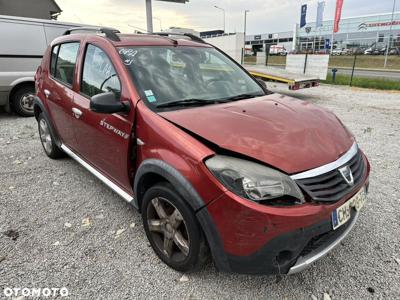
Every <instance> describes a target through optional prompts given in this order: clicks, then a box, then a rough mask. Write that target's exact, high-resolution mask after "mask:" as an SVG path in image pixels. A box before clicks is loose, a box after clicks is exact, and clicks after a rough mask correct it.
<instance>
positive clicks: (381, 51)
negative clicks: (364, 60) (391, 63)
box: [332, 47, 400, 55]
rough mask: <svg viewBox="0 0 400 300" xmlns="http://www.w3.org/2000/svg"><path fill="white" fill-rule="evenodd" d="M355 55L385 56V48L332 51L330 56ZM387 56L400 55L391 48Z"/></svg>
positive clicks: (399, 51)
mask: <svg viewBox="0 0 400 300" xmlns="http://www.w3.org/2000/svg"><path fill="white" fill-rule="evenodd" d="M355 54H358V55H360V54H364V55H385V54H386V47H381V48H377V47H370V48H367V49H366V48H353V49H346V48H342V49H334V50H333V51H332V55H355ZM388 54H389V55H400V48H397V47H393V48H390V49H389V52H388Z"/></svg>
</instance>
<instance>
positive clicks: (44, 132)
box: [37, 113, 65, 159]
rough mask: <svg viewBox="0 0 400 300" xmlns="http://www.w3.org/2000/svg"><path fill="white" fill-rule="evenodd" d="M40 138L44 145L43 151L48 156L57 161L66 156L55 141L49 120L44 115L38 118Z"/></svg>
mask: <svg viewBox="0 0 400 300" xmlns="http://www.w3.org/2000/svg"><path fill="white" fill-rule="evenodd" d="M37 121H38V130H39V138H40V142H41V143H42V146H43V150H44V152H45V153H46V155H47V156H48V157H50V158H52V159H57V158H61V157H64V156H65V153H64V152H63V151H62V150H61V149H60V148H58V146H57V144H56V143H55V139H54V136H53V134H52V133H51V130H50V125H49V124H50V123H49V120H48V119H47V118H46V117H45V115H44V114H43V113H41V114H39V116H38V120H37Z"/></svg>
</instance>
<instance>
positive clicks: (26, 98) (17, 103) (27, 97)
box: [10, 85, 35, 117]
mask: <svg viewBox="0 0 400 300" xmlns="http://www.w3.org/2000/svg"><path fill="white" fill-rule="evenodd" d="M34 96H35V87H34V86H33V85H23V86H21V87H19V88H18V89H17V90H16V91H15V92H14V93H13V95H12V97H11V99H10V100H11V107H12V109H13V110H14V111H15V112H16V113H17V114H18V115H20V116H22V117H32V116H33V100H34Z"/></svg>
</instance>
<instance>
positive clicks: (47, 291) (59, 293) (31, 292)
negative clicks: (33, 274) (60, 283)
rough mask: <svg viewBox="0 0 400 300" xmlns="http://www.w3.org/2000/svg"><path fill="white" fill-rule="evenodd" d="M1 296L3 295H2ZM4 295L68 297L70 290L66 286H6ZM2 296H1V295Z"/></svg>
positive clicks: (9, 296) (8, 296)
mask: <svg viewBox="0 0 400 300" xmlns="http://www.w3.org/2000/svg"><path fill="white" fill-rule="evenodd" d="M0 296H1V295H0ZM3 296H5V297H7V298H11V297H12V298H14V297H21V296H22V297H25V298H28V297H41V298H50V297H51V298H55V297H68V296H69V292H68V289H67V288H66V287H61V288H50V287H45V288H28V287H14V288H11V287H5V288H4V289H3ZM0 298H1V297H0Z"/></svg>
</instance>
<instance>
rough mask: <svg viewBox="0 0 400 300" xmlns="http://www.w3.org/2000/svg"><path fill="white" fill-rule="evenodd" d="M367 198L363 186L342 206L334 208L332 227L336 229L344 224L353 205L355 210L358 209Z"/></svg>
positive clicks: (349, 215) (348, 218)
mask: <svg viewBox="0 0 400 300" xmlns="http://www.w3.org/2000/svg"><path fill="white" fill-rule="evenodd" d="M366 200H367V194H366V192H365V188H362V189H361V190H360V191H359V192H358V193H357V194H356V195H355V196H353V197H352V198H351V199H349V200H348V201H346V203H344V204H343V205H342V206H340V207H338V208H336V209H335V210H334V211H333V212H332V227H333V229H334V230H335V229H337V228H339V227H340V226H342V225H343V224H345V223H346V222H347V221H348V220H350V218H351V209H352V208H353V207H354V209H355V210H356V211H359V210H360V209H361V208H362V207H363V206H364V204H365V201H366Z"/></svg>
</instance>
